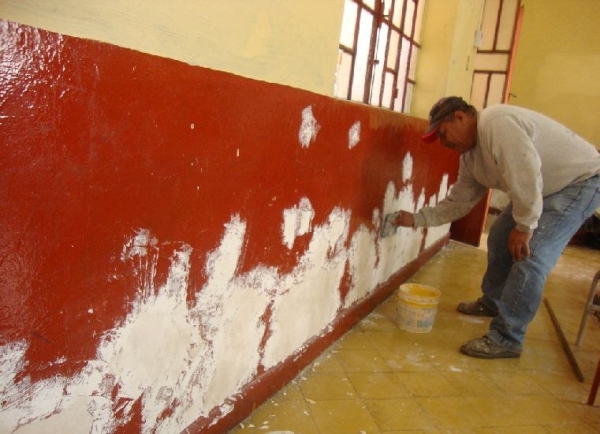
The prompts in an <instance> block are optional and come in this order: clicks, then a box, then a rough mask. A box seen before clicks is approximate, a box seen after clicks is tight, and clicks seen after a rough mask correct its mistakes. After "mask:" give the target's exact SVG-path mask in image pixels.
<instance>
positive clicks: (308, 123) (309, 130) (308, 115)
mask: <svg viewBox="0 0 600 434" xmlns="http://www.w3.org/2000/svg"><path fill="white" fill-rule="evenodd" d="M320 129H321V126H320V125H319V124H318V123H317V120H316V119H315V117H314V116H313V111H312V107H311V106H308V107H306V108H305V109H304V110H302V124H301V125H300V131H299V133H298V138H299V139H300V144H301V145H302V147H303V148H308V146H309V145H310V143H311V142H314V141H315V140H316V139H317V133H318V132H319V130H320Z"/></svg>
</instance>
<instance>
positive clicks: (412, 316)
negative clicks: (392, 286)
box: [397, 283, 442, 333]
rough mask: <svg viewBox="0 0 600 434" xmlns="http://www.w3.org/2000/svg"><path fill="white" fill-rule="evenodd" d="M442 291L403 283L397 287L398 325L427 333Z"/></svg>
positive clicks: (430, 327) (431, 324) (407, 329)
mask: <svg viewBox="0 0 600 434" xmlns="http://www.w3.org/2000/svg"><path fill="white" fill-rule="evenodd" d="M441 295H442V293H441V292H440V291H439V290H438V289H436V288H433V287H431V286H427V285H420V284H418V283H405V284H403V285H400V288H398V293H397V298H398V315H397V317H398V327H399V328H401V329H402V330H406V331H409V332H413V333H428V332H430V331H431V329H432V327H433V322H434V321H435V314H436V313H437V306H438V303H439V301H440V297H441Z"/></svg>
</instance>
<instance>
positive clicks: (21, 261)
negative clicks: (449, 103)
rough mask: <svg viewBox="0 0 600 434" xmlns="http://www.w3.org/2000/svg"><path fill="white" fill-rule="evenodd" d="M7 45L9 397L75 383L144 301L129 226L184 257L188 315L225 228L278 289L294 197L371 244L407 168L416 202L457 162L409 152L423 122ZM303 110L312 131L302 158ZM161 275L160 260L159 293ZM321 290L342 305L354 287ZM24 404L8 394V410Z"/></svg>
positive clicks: (101, 56)
mask: <svg viewBox="0 0 600 434" xmlns="http://www.w3.org/2000/svg"><path fill="white" fill-rule="evenodd" d="M0 38H1V39H0V43H1V46H2V50H1V52H0V62H1V63H0V194H1V196H0V197H1V198H2V207H1V208H0V209H1V210H0V236H1V240H0V291H1V301H0V303H1V309H0V315H1V320H0V324H1V342H0V343H1V344H2V345H3V346H4V348H6V346H7V345H10V344H11V343H14V342H25V343H26V351H25V353H24V359H23V361H22V363H20V364H19V365H18V367H16V368H15V369H14V370H12V371H11V372H6V371H5V372H3V373H2V375H3V376H4V377H5V378H8V377H10V378H12V384H15V385H17V384H21V383H19V382H22V381H24V380H25V379H26V380H27V381H28V382H30V383H31V384H36V383H37V384H42V382H43V381H44V380H47V379H50V378H53V377H54V376H57V375H58V376H62V377H69V376H74V375H76V374H77V373H79V372H81V370H82V369H84V367H85V366H86V365H87V364H88V362H89V361H90V360H92V359H94V358H96V357H97V349H98V344H99V340H100V339H101V337H102V336H105V335H106V333H107V332H109V331H110V330H111V329H112V328H114V327H116V326H118V325H119V324H120V323H122V322H123V321H124V318H125V317H126V315H127V313H128V312H129V309H130V307H131V303H132V302H133V301H134V300H135V298H136V295H137V293H138V291H139V287H140V283H139V277H140V276H138V275H136V274H135V273H133V272H132V271H131V267H129V266H127V264H126V263H124V262H123V261H122V260H121V255H122V250H123V245H124V243H126V241H127V240H128V239H130V238H131V237H132V236H133V235H134V234H135V232H136V230H138V228H149V229H150V230H151V231H152V233H153V234H154V236H156V238H157V239H159V240H169V241H172V242H173V243H175V244H176V243H178V242H185V243H186V244H187V245H189V246H191V247H192V248H193V253H192V256H191V262H190V270H191V272H190V278H189V286H188V292H187V302H188V304H189V305H192V304H193V303H194V302H195V296H196V295H197V293H198V292H199V291H200V290H201V289H202V288H203V286H204V285H205V284H206V279H207V275H206V267H205V264H206V261H207V255H208V254H209V252H211V251H213V250H214V249H215V248H216V247H217V246H218V245H219V242H220V240H221V237H222V236H223V228H224V225H225V224H227V222H229V221H230V220H231V216H232V215H239V216H240V218H242V219H244V220H245V221H246V224H247V229H246V235H245V238H244V246H243V250H242V255H241V260H240V263H239V264H238V269H237V272H238V273H244V272H247V271H249V270H252V269H255V268H256V267H259V266H264V267H276V268H277V269H278V270H279V271H280V272H281V273H285V272H286V271H289V270H291V269H292V268H293V267H295V266H296V265H297V264H298V258H299V256H300V255H301V254H302V253H303V251H305V250H306V248H307V246H308V243H309V241H310V234H306V235H303V236H301V237H299V238H298V239H297V240H296V242H295V244H294V246H293V248H292V249H288V248H287V247H286V246H285V245H284V244H283V243H282V240H281V225H282V212H283V210H284V209H286V208H290V207H293V206H294V205H295V204H297V203H298V202H299V200H300V199H301V198H302V197H308V198H310V201H311V203H312V206H313V208H314V212H315V216H314V220H313V225H318V224H320V223H322V222H324V221H325V220H326V219H327V217H328V216H329V215H330V213H331V212H332V210H333V209H334V208H335V207H340V208H343V209H347V210H351V219H350V233H353V232H354V231H356V230H357V228H358V227H359V226H360V225H365V226H366V227H367V228H370V229H373V230H376V228H375V226H374V222H373V210H374V209H381V207H382V200H383V199H382V198H383V197H384V194H385V190H386V187H387V185H388V183H389V182H390V181H391V182H393V183H394V184H395V185H396V186H397V188H400V187H401V186H403V185H404V184H405V181H403V180H402V161H403V158H404V157H405V155H406V154H407V152H410V154H411V155H412V158H413V159H414V169H413V176H412V185H413V188H414V191H415V197H416V196H418V195H419V194H420V192H421V190H422V189H424V192H425V196H426V197H427V198H429V197H431V196H433V195H435V194H437V191H438V188H439V185H440V179H441V177H442V176H443V175H444V174H449V177H450V181H451V182H452V181H453V180H454V179H455V176H456V165H457V159H456V156H455V155H454V154H452V153H449V152H448V151H446V150H444V149H441V148H439V147H435V146H431V145H424V144H421V143H420V142H419V136H420V134H421V133H422V131H423V130H424V128H425V122H424V121H423V120H419V119H414V118H409V117H407V116H403V115H400V114H397V113H392V112H389V111H384V110H379V109H376V108H372V107H366V106H362V105H357V104H353V103H349V102H345V101H339V100H335V99H332V98H327V97H324V96H320V95H316V94H312V93H309V92H305V91H300V90H297V89H293V88H289V87H285V86H280V85H273V84H269V83H264V82H259V81H254V80H249V79H245V78H242V77H238V76H235V75H231V74H226V73H222V72H217V71H212V70H208V69H203V68H199V67H192V66H189V65H186V64H183V63H180V62H177V61H173V60H169V59H164V58H159V57H155V56H151V55H147V54H142V53H139V52H135V51H131V50H127V49H123V48H119V47H115V46H111V45H108V44H103V43H98V42H93V41H89V40H82V39H77V38H73V37H67V36H62V35H58V34H55V33H50V32H46V31H42V30H39V29H35V28H30V27H27V26H22V25H17V24H14V23H10V22H5V21H4V22H2V21H0ZM307 107H311V108H312V113H313V115H314V117H315V119H317V120H318V122H319V126H320V128H319V130H318V134H317V136H316V139H315V140H314V141H312V142H311V143H310V145H309V146H308V147H303V146H301V144H300V141H299V129H300V126H301V123H302V111H303V110H304V109H305V108H307ZM356 122H360V124H361V133H360V143H359V144H358V145H357V146H355V147H353V148H352V149H349V145H348V130H349V128H350V127H351V126H352V125H353V124H355V123H356ZM167 271H168V264H167V263H160V262H159V263H158V266H157V269H156V275H155V284H156V286H157V287H158V286H159V285H160V284H161V282H162V283H164V281H165V280H166V279H167ZM399 271H400V270H399ZM330 290H334V291H340V292H342V293H344V291H347V279H344V280H343V281H342V284H341V285H340V287H339V288H331V289H330ZM298 315H299V319H300V318H301V316H302V313H301V312H299V314H298ZM148 339H152V337H151V336H149V337H148ZM260 371H261V370H260V368H259V369H258V372H259V373H260ZM13 377H14V378H13ZM117 389H118V387H117V386H113V389H109V390H106V391H105V392H106V394H107V397H108V399H109V400H110V397H111V396H113V397H114V396H117V395H118V393H117V392H118V390H117ZM18 399H23V396H14V395H10V394H8V395H6V394H5V395H4V396H3V408H4V409H5V410H6V409H10V408H11V406H15V405H17V404H16V400H18ZM140 399H141V398H140ZM140 405H141V403H140V402H138V404H137V405H135V406H133V408H134V410H132V411H133V412H135V408H138V407H139V406H140ZM174 405H175V404H174ZM112 406H113V410H114V411H115V412H118V410H117V408H118V406H119V404H118V403H117V402H116V401H115V402H113V403H112ZM5 410H3V411H5ZM138 412H139V408H138ZM162 417H163V418H168V417H169V414H168V412H166V413H165V414H164V415H163V416H162ZM139 423H141V422H140V417H139V414H138V416H136V417H130V418H126V419H123V421H122V423H121V424H120V425H119V426H117V428H116V429H117V430H125V429H130V430H132V431H133V432H135V431H137V427H138V424H139Z"/></svg>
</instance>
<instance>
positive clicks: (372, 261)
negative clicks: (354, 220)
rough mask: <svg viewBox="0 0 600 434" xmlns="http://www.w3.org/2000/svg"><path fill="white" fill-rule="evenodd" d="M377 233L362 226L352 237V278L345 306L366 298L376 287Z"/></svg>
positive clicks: (350, 263)
mask: <svg viewBox="0 0 600 434" xmlns="http://www.w3.org/2000/svg"><path fill="white" fill-rule="evenodd" d="M375 238H376V233H375V232H373V231H370V230H368V229H367V228H366V227H365V226H361V227H360V228H359V229H358V230H357V231H356V232H355V233H354V235H353V236H352V240H351V242H350V251H349V252H348V265H349V272H350V277H351V282H350V291H349V292H348V295H347V297H346V299H345V300H344V305H345V306H350V305H352V304H353V303H354V302H356V301H358V300H360V299H362V298H364V297H366V296H367V295H368V294H369V293H370V292H371V291H372V290H373V287H374V286H375V285H376V283H377V282H376V274H375V270H376V269H377V250H376V248H377V243H376V240H375Z"/></svg>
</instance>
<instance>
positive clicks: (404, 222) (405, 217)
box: [392, 211, 415, 228]
mask: <svg viewBox="0 0 600 434" xmlns="http://www.w3.org/2000/svg"><path fill="white" fill-rule="evenodd" d="M392 223H393V224H395V225H396V226H405V227H409V228H412V227H413V226H414V224H415V218H414V215H413V214H412V213H410V212H407V211H400V212H399V213H398V217H396V219H395V220H394V221H393V222H392Z"/></svg>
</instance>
